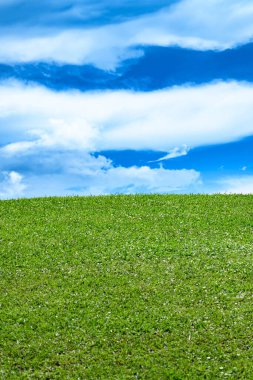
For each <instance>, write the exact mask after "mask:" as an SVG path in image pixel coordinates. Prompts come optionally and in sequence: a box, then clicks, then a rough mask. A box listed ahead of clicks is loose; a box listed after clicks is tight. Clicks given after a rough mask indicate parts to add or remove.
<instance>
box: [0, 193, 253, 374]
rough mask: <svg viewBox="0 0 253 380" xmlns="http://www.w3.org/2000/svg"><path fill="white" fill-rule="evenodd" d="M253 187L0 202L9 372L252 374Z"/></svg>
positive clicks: (2, 369)
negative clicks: (246, 192) (243, 191)
mask: <svg viewBox="0 0 253 380" xmlns="http://www.w3.org/2000/svg"><path fill="white" fill-rule="evenodd" d="M252 243H253V196H242V195H214V196H207V195H206V196H204V195H185V196H182V195H168V196H165V195H152V196H144V195H139V196H108V197H86V198H79V197H75V198H44V199H32V200H15V201H2V202H0V291H1V293H0V321H1V322H0V379H78V378H79V379H197V378H199V379H225V378H232V379H252V378H253V369H252V360H253V344H252V339H253V323H252V321H253V244H252Z"/></svg>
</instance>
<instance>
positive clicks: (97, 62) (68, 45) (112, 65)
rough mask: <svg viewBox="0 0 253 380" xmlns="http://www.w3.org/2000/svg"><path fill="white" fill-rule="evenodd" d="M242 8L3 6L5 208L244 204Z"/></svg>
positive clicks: (247, 39) (252, 72)
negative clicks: (96, 199)
mask: <svg viewBox="0 0 253 380" xmlns="http://www.w3.org/2000/svg"><path fill="white" fill-rule="evenodd" d="M252 19H253V4H252V2H251V1H248V0H208V1H206V2H203V1H202V0H173V1H169V0H167V1H165V0H156V1H155V0H146V1H138V2H133V1H130V0H121V1H114V2H113V4H112V2H109V1H108V0H100V1H96V2H94V1H91V0H55V1H53V2H52V1H47V0H45V1H43V2H40V3H39V2H34V1H27V0H8V1H7V0H0V199H6V198H17V197H33V196H45V195H46V196H49V195H90V194H92V195H98V194H118V193H126V194H131V193H138V192H141V193H213V192H222V193H224V192H227V193H230V192H233V193H252V192H253V162H252V147H253V66H252V61H253V42H252V41H253V40H252V37H253V24H252Z"/></svg>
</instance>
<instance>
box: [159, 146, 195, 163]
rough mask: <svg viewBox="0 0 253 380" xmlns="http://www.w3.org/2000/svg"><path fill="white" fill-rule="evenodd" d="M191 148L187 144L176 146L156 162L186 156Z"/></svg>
mask: <svg viewBox="0 0 253 380" xmlns="http://www.w3.org/2000/svg"><path fill="white" fill-rule="evenodd" d="M189 150H190V148H189V147H188V146H187V145H185V144H184V145H182V146H179V147H175V148H173V149H170V150H169V152H168V154H166V155H165V156H163V157H161V158H159V160H156V161H154V162H160V161H166V160H170V159H171V158H176V157H181V156H186V155H187V153H188V152H189Z"/></svg>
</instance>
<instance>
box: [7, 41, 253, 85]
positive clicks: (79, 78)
mask: <svg viewBox="0 0 253 380" xmlns="http://www.w3.org/2000/svg"><path fill="white" fill-rule="evenodd" d="M143 49H144V52H145V54H144V56H143V57H141V58H139V59H136V58H135V59H132V60H127V61H125V62H123V64H122V65H121V67H120V68H118V69H117V70H116V71H115V72H108V71H103V70H100V69H97V68H95V67H94V66H90V65H83V66H77V65H59V64H54V63H30V64H18V65H6V64H0V79H2V80H3V79H8V78H15V79H18V80H21V81H24V82H34V83H38V84H42V85H44V86H46V87H49V88H53V89H56V90H66V89H79V90H81V91H89V90H105V89H113V90H116V89H127V90H135V91H152V90H157V89H162V88H166V87H170V86H176V85H185V84H195V85H199V84H203V83H209V82H212V81H215V80H223V81H229V80H237V81H248V82H253V43H250V44H247V45H244V46H240V47H238V48H236V49H229V50H225V51H222V52H215V51H195V50H189V49H182V48H179V47H170V48H162V47H145V48H143Z"/></svg>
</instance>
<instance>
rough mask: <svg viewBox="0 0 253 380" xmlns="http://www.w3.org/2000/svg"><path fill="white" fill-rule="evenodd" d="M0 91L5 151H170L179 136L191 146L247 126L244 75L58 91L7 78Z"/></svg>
mask: <svg viewBox="0 0 253 380" xmlns="http://www.w3.org/2000/svg"><path fill="white" fill-rule="evenodd" d="M0 98H1V103H0V138H1V140H2V136H3V140H5V141H8V143H5V144H4V145H3V146H2V148H1V149H0V152H1V154H2V155H6V156H11V155H15V154H17V153H19V154H20V153H21V152H28V151H29V150H30V151H31V150H37V149H39V148H50V149H52V150H54V149H65V150H68V149H70V150H71V149H72V150H76V151H77V150H81V151H87V152H92V151H100V150H113V149H136V150H145V149H149V150H157V151H167V152H170V153H171V152H172V153H173V149H174V148H175V147H179V146H183V145H184V144H185V145H186V146H190V147H197V146H201V145H207V144H215V143H224V142H230V141H235V140H237V139H239V138H242V137H245V136H248V135H251V134H253V124H252V120H253V86H252V85H250V84H246V83H236V82H230V83H216V84H209V85H203V86H198V87H189V88H182V87H180V88H173V89H166V90H161V91H155V92H151V93H132V92H127V91H107V92H98V93H95V92H94V93H80V92H78V91H71V92H65V93H64V92H53V91H51V90H47V89H45V88H42V87H36V86H32V87H29V86H25V85H22V84H19V83H6V84H2V85H0ZM10 125H11V128H10V127H9V126H10ZM9 130H11V132H10V135H8V133H9ZM171 149H172V151H171ZM172 153H171V154H172ZM176 153H180V152H176ZM176 153H175V151H174V154H176ZM181 153H182V152H181ZM183 153H184V152H183Z"/></svg>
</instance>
